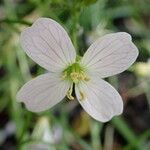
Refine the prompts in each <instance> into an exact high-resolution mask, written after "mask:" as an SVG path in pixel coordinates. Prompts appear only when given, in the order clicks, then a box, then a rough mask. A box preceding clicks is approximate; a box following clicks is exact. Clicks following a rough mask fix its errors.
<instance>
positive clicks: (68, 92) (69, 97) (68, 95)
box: [66, 86, 74, 100]
mask: <svg viewBox="0 0 150 150" xmlns="http://www.w3.org/2000/svg"><path fill="white" fill-rule="evenodd" d="M66 95H67V97H68V99H70V100H74V97H73V96H72V86H71V88H70V89H69V90H68V91H67V94H66Z"/></svg>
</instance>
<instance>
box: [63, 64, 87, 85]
mask: <svg viewBox="0 0 150 150" xmlns="http://www.w3.org/2000/svg"><path fill="white" fill-rule="evenodd" d="M61 78H62V79H63V80H65V79H68V80H70V81H72V82H73V83H75V84H77V83H79V82H80V81H89V80H90V78H89V77H88V76H87V75H86V73H85V69H84V68H83V67H81V66H80V64H79V63H73V64H72V65H70V66H68V67H67V68H66V69H65V70H64V71H63V73H62V76H61Z"/></svg>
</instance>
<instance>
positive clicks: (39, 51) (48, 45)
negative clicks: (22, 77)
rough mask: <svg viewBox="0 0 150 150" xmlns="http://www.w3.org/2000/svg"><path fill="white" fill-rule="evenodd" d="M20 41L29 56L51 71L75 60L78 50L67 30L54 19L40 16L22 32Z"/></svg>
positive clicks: (60, 68)
mask: <svg viewBox="0 0 150 150" xmlns="http://www.w3.org/2000/svg"><path fill="white" fill-rule="evenodd" d="M20 42H21V45H22V47H23V49H24V50H25V52H26V53H27V54H28V56H29V57H31V58H32V59H33V60H34V61H35V62H36V63H38V64H39V65H41V66H42V67H44V68H45V69H47V70H49V71H52V72H56V71H58V70H62V68H64V67H66V66H67V65H68V64H69V63H73V62H75V58H76V52H75V49H74V47H73V45H72V42H71V40H70V38H69V36H68V34H67V32H66V31H65V30H64V29H63V28H62V26H60V25H59V24H58V23H57V22H56V21H54V20H52V19H49V18H39V19H38V20H37V21H35V23H34V24H33V25H32V26H31V27H28V28H26V29H25V30H24V31H23V32H22V33H21V38H20Z"/></svg>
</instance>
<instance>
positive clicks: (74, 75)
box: [70, 72, 79, 83]
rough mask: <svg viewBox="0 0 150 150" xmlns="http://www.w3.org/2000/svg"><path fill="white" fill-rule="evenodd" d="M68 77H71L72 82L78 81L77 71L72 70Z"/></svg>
mask: <svg viewBox="0 0 150 150" xmlns="http://www.w3.org/2000/svg"><path fill="white" fill-rule="evenodd" d="M70 78H71V79H72V81H73V82H74V83H78V81H79V73H78V72H72V73H71V74H70Z"/></svg>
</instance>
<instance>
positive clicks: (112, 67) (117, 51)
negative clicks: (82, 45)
mask: <svg viewBox="0 0 150 150" xmlns="http://www.w3.org/2000/svg"><path fill="white" fill-rule="evenodd" d="M137 56H138V49H137V48H136V46H135V45H134V44H133V43H132V41H131V36H130V35H129V34H128V33H125V32H118V33H112V34H107V35H105V36H103V37H102V38H99V39H98V40H96V42H94V43H93V44H92V45H91V46H90V47H89V49H88V50H87V52H86V53H85V55H84V56H83V58H82V60H81V64H82V65H83V66H86V67H87V68H88V70H89V72H93V73H94V74H96V73H97V74H98V75H99V76H100V77H101V78H105V77H108V76H112V75H115V74H118V73H121V72H123V71H124V70H126V69H127V68H128V67H129V66H130V65H131V64H132V63H134V61H135V60H136V58H137Z"/></svg>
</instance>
